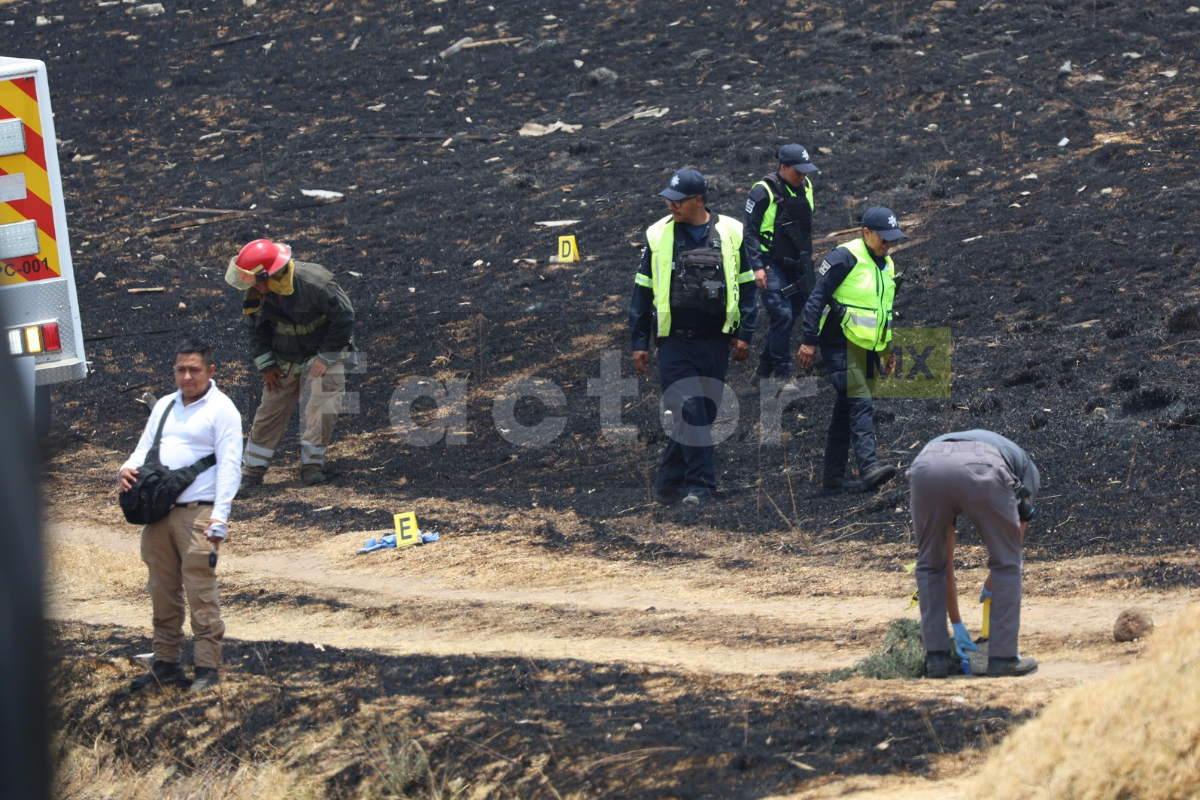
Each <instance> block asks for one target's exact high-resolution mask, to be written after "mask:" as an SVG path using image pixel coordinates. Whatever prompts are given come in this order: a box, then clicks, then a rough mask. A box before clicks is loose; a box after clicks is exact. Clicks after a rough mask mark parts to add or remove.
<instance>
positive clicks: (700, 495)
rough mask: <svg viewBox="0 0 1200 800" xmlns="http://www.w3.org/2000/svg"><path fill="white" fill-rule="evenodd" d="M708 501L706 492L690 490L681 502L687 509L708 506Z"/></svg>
mask: <svg viewBox="0 0 1200 800" xmlns="http://www.w3.org/2000/svg"><path fill="white" fill-rule="evenodd" d="M710 499H711V498H710V496H709V494H708V492H706V491H705V490H703V489H692V490H690V491H689V492H688V493H687V496H685V497H684V498H683V500H682V501H681V502H682V503H683V505H685V506H687V507H688V508H700V507H701V506H705V505H708V501H709V500H710Z"/></svg>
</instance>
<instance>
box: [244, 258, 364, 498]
mask: <svg viewBox="0 0 1200 800" xmlns="http://www.w3.org/2000/svg"><path fill="white" fill-rule="evenodd" d="M225 281H226V282H227V283H228V284H230V285H231V286H233V287H234V288H236V289H240V290H242V291H243V292H244V297H243V300H242V316H243V318H244V319H245V321H246V331H247V334H248V335H249V340H250V355H251V357H253V359H254V365H255V366H256V367H257V368H258V370H259V372H261V373H262V377H263V397H262V402H261V403H260V404H259V406H258V410H257V411H256V412H255V413H254V423H253V425H252V427H251V429H250V438H249V439H248V440H247V442H246V450H245V452H244V453H243V455H242V484H241V490H242V491H243V492H244V491H246V490H247V489H251V488H253V487H256V486H260V485H261V484H262V482H263V476H264V475H265V474H266V472H267V468H268V467H270V465H271V460H272V459H273V458H274V457H275V451H276V450H278V449H279V445H280V443H281V442H282V441H283V435H284V432H285V431H286V430H287V425H288V421H289V420H290V419H291V417H292V414H293V413H294V412H295V410H296V406H297V405H298V404H299V402H300V392H301V389H302V388H303V384H304V382H305V381H307V382H309V383H310V385H311V392H312V393H311V396H310V398H309V401H308V404H307V405H306V406H305V408H304V433H303V434H302V435H301V438H300V477H301V479H302V480H303V481H304V483H305V485H308V486H313V485H316V484H318V483H324V482H325V480H326V474H325V454H326V451H327V450H328V449H329V442H330V440H331V439H332V438H333V426H334V423H335V422H336V421H337V414H338V412H339V411H340V410H341V406H342V396H343V394H344V393H345V388H346V369H347V367H349V366H353V365H354V364H355V363H356V361H355V350H354V336H353V333H354V306H353V305H351V303H350V298H349V297H347V296H346V293H345V291H343V290H342V287H340V286H339V285H338V284H337V281H336V280H334V277H333V274H332V273H331V272H329V270H327V269H325V268H324V267H322V266H321V265H320V264H312V263H309V262H307V261H296V260H294V259H293V258H292V249H291V248H290V247H288V246H287V245H286V244H280V243H278V242H272V241H270V240H267V239H255V240H254V241H253V242H250V243H249V244H247V245H246V246H245V247H243V248H242V249H241V251H239V252H238V254H237V255H236V256H234V257H233V258H232V259H231V260H230V262H229V269H228V271H227V272H226V273H225Z"/></svg>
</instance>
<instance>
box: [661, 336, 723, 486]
mask: <svg viewBox="0 0 1200 800" xmlns="http://www.w3.org/2000/svg"><path fill="white" fill-rule="evenodd" d="M728 370H729V337H728V336H723V335H722V336H713V337H712V338H709V339H683V338H680V337H677V336H668V337H667V338H665V339H660V340H659V341H658V377H659V380H660V381H661V383H662V390H663V405H664V406H665V407H666V410H668V411H670V412H671V415H672V420H673V423H672V429H671V436H670V439H669V440H668V441H667V449H666V450H665V451H664V452H663V456H662V462H661V463H659V465H658V480H657V483H656V486H657V489H658V491H659V492H660V493H662V494H678V493H681V492H689V491H692V490H693V489H697V490H704V491H707V492H710V493H711V492H713V491H714V490H715V489H716V487H717V473H716V469H715V468H714V467H713V448H712V424H713V422H715V421H716V418H717V408H718V407H719V406H720V403H721V394H722V391H723V389H724V384H725V374H726V372H728ZM697 379H706V380H697ZM681 381H683V383H680V382H681ZM677 383H680V385H679V386H675V384H677ZM672 386H675V389H674V391H672ZM685 423H686V424H685Z"/></svg>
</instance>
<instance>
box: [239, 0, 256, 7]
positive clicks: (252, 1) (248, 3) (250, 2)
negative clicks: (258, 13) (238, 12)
mask: <svg viewBox="0 0 1200 800" xmlns="http://www.w3.org/2000/svg"><path fill="white" fill-rule="evenodd" d="M242 5H243V6H245V7H246V8H254V7H255V6H256V5H258V0H242Z"/></svg>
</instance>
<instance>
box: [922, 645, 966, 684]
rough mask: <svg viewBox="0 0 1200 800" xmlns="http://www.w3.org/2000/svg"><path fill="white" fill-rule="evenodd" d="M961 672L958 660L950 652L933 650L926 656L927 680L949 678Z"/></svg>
mask: <svg viewBox="0 0 1200 800" xmlns="http://www.w3.org/2000/svg"><path fill="white" fill-rule="evenodd" d="M959 672H960V667H959V663H958V660H957V659H956V658H955V657H954V655H953V654H952V653H951V652H950V651H949V650H931V651H929V652H928V653H926V654H925V677H926V678H948V677H950V676H951V675H957V674H958V673H959Z"/></svg>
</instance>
